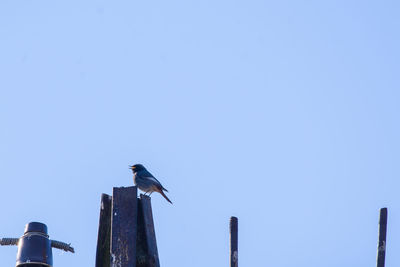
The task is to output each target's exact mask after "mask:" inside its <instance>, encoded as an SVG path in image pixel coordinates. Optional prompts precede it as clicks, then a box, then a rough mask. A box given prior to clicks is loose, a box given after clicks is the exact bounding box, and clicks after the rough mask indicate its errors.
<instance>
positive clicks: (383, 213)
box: [376, 208, 388, 267]
mask: <svg viewBox="0 0 400 267" xmlns="http://www.w3.org/2000/svg"><path fill="white" fill-rule="evenodd" d="M387 215H388V213H387V208H382V209H381V210H380V217H379V242H378V256H377V260H376V261H377V263H376V266H377V267H384V266H385V254H386V232H387Z"/></svg>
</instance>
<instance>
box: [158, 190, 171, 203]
mask: <svg viewBox="0 0 400 267" xmlns="http://www.w3.org/2000/svg"><path fill="white" fill-rule="evenodd" d="M160 194H161V195H162V196H163V197H164V198H165V199H166V200H167V201H168V202H169V203H171V204H172V202H171V200H169V198H168V197H167V196H166V195H165V194H164V192H163V191H162V190H160Z"/></svg>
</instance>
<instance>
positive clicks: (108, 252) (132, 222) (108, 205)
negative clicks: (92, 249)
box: [96, 186, 160, 267]
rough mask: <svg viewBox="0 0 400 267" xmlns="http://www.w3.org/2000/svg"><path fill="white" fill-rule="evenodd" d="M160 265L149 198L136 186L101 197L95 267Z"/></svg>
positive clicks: (114, 190)
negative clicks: (141, 193) (139, 193)
mask: <svg viewBox="0 0 400 267" xmlns="http://www.w3.org/2000/svg"><path fill="white" fill-rule="evenodd" d="M116 266H118V267H160V262H159V258H158V251H157V242H156V236H155V231H154V222H153V214H152V209H151V198H150V197H149V196H145V195H140V198H137V187H134V186H133V187H120V188H115V187H114V188H113V196H112V197H111V196H109V195H107V194H103V195H102V196H101V209H100V221H99V232H98V240H97V251H96V267H116Z"/></svg>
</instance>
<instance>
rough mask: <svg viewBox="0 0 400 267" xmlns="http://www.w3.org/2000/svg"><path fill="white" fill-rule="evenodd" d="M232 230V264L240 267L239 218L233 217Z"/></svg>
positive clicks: (232, 266)
mask: <svg viewBox="0 0 400 267" xmlns="http://www.w3.org/2000/svg"><path fill="white" fill-rule="evenodd" d="M229 230H230V264H231V265H230V266H231V267H238V218H236V217H233V216H232V217H231V221H230V224H229Z"/></svg>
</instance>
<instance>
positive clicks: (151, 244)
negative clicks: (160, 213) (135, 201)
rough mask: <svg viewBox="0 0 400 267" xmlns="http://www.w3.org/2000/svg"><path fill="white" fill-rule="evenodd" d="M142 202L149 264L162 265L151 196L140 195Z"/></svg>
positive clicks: (155, 266) (152, 265)
mask: <svg viewBox="0 0 400 267" xmlns="http://www.w3.org/2000/svg"><path fill="white" fill-rule="evenodd" d="M140 204H141V206H142V211H143V222H144V231H145V236H146V245H147V266H148V267H160V260H159V258H158V250H157V241H156V233H155V230H154V221H153V212H152V209H151V198H150V197H149V196H145V195H142V194H141V195H140Z"/></svg>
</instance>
